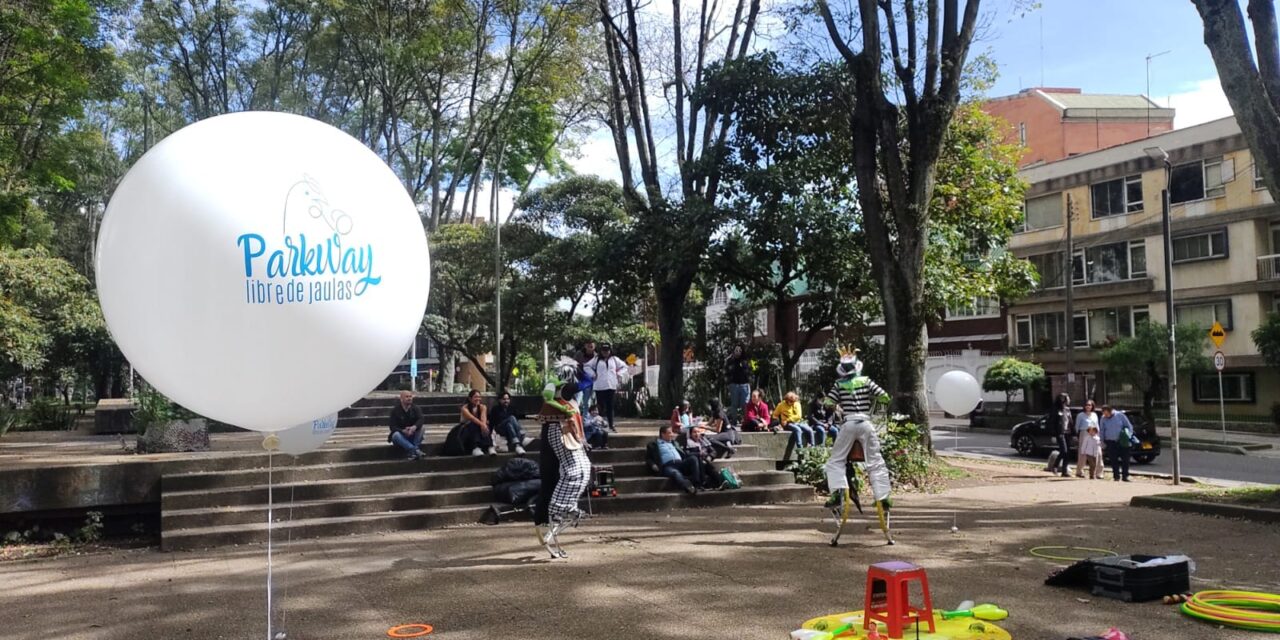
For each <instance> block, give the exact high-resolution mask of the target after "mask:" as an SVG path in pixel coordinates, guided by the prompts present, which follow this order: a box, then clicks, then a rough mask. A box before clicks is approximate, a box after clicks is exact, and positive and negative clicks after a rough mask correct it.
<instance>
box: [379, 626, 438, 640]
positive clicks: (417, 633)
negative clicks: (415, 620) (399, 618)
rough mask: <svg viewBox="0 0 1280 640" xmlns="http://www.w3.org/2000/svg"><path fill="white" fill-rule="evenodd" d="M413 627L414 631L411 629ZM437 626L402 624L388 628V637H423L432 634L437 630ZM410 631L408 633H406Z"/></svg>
mask: <svg viewBox="0 0 1280 640" xmlns="http://www.w3.org/2000/svg"><path fill="white" fill-rule="evenodd" d="M410 629H412V631H409V630H410ZM435 630H436V629H435V627H433V626H431V625H429V624H402V625H399V626H395V627H391V628H390V629H387V637H390V638H421V637H422V636H426V635H430V634H431V632H432V631H435ZM406 631H408V633H406Z"/></svg>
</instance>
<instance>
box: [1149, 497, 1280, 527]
mask: <svg viewBox="0 0 1280 640" xmlns="http://www.w3.org/2000/svg"><path fill="white" fill-rule="evenodd" d="M1189 495H1191V494H1186V493H1175V494H1171V495H1163V496H1134V497H1133V498H1132V499H1130V500H1129V506H1131V507H1144V508H1147V509H1163V510H1166V511H1177V512H1179V513H1196V514H1200V515H1205V516H1220V517H1223V518H1239V519H1242V520H1252V521H1255V522H1280V509H1265V508H1261V507H1246V506H1243V505H1237V504H1220V503H1214V502H1202V501H1199V500H1193V499H1190V498H1188V497H1186V496H1189Z"/></svg>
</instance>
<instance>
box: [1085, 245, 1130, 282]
mask: <svg viewBox="0 0 1280 640" xmlns="http://www.w3.org/2000/svg"><path fill="white" fill-rule="evenodd" d="M1074 258H1075V259H1074V260H1072V266H1073V268H1072V278H1073V279H1074V282H1075V283H1076V284H1099V283H1103V282H1118V281H1121V280H1129V279H1132V278H1145V277H1146V275H1147V248H1146V242H1145V241H1143V240H1133V241H1131V242H1116V243H1112V244H1103V245H1098V246H1095V247H1087V248H1084V249H1077V250H1076V252H1075V256H1074Z"/></svg>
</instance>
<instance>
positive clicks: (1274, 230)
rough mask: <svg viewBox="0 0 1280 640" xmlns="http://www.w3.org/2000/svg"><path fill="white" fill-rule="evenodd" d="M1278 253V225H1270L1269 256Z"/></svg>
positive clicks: (1279, 238) (1279, 226)
mask: <svg viewBox="0 0 1280 640" xmlns="http://www.w3.org/2000/svg"><path fill="white" fill-rule="evenodd" d="M1277 253H1280V224H1273V225H1271V254H1272V255H1275V254H1277Z"/></svg>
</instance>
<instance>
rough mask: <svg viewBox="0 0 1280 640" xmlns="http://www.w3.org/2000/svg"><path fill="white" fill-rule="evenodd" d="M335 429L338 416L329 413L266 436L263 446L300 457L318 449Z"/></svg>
mask: <svg viewBox="0 0 1280 640" xmlns="http://www.w3.org/2000/svg"><path fill="white" fill-rule="evenodd" d="M337 428H338V414H336V413H331V414H329V415H327V416H325V417H323V418H316V419H315V420H312V421H310V422H304V423H302V424H300V425H297V426H294V427H289V428H288V429H285V430H283V431H277V432H275V433H273V434H271V435H268V436H267V442H266V443H264V444H266V445H268V446H267V448H269V449H272V450H274V451H277V452H279V453H287V454H289V455H292V456H300V455H302V454H304V453H307V452H310V451H315V450H316V449H319V448H320V445H322V444H324V443H325V441H327V440H328V439H329V437H330V436H332V435H333V431H334V429H337ZM271 438H275V439H274V440H272V439H271Z"/></svg>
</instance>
